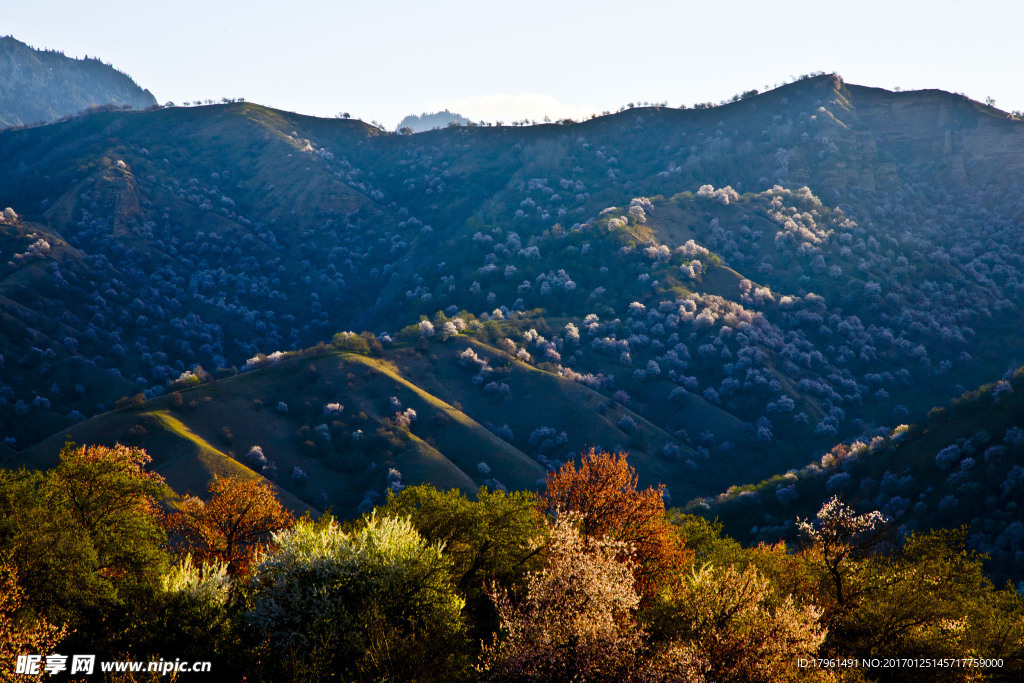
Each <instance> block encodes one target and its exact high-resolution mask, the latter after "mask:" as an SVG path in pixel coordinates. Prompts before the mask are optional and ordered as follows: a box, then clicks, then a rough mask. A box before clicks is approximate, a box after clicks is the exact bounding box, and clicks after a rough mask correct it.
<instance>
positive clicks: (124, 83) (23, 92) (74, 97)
mask: <svg viewBox="0 0 1024 683" xmlns="http://www.w3.org/2000/svg"><path fill="white" fill-rule="evenodd" d="M155 104H156V98H155V97H153V94H152V93H150V92H149V91H148V90H143V89H142V88H140V87H139V86H138V85H136V84H135V81H133V80H132V79H131V77H129V76H128V75H127V74H124V73H121V72H120V71H117V70H116V69H114V68H113V67H112V66H110V65H109V64H104V63H103V62H101V61H100V60H99V59H97V58H86V59H72V58H70V57H65V56H64V54H63V53H61V52H55V51H52V50H36V49H34V48H32V47H29V46H28V45H26V44H25V43H22V42H21V41H19V40H17V39H15V38H14V37H13V36H3V37H0V128H6V127H10V126H23V125H32V124H36V123H48V122H50V121H56V120H57V119H59V118H62V117H64V116H70V115H72V114H77V113H79V112H82V111H85V110H86V109H89V108H90V107H101V106H115V107H127V108H130V109H146V108H147V107H152V106H154V105H155Z"/></svg>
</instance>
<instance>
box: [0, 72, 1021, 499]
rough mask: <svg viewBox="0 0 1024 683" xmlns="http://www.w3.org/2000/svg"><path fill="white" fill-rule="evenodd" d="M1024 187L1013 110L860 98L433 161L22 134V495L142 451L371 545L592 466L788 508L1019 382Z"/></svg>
mask: <svg viewBox="0 0 1024 683" xmlns="http://www.w3.org/2000/svg"><path fill="white" fill-rule="evenodd" d="M1022 153H1024V124H1022V123H1021V122H1019V121H1016V120H1013V119H1011V118H1009V117H1008V115H1007V114H1005V113H1004V112H1000V111H999V110H996V109H994V108H992V107H988V106H986V105H983V104H980V103H977V102H973V101H971V100H969V99H967V98H965V97H962V96H959V95H952V94H949V93H944V92H941V91H920V92H900V93H893V92H888V91H885V90H880V89H875V88H866V87H862V86H856V85H852V84H847V83H845V82H843V81H842V80H841V79H840V78H838V77H836V76H824V77H815V78H808V79H805V80H801V81H799V82H796V83H792V84H789V85H786V86H784V87H781V88H778V89H776V90H773V91H770V92H767V93H764V94H761V95H757V96H751V97H745V98H743V99H739V100H738V101H736V102H732V103H729V104H725V105H722V106H720V107H714V108H702V109H696V110H676V109H667V108H651V107H645V108H636V109H629V110H626V111H623V112H621V113H619V114H615V115H611V116H605V117H601V118H597V119H593V120H590V121H587V122H584V123H575V124H574V123H571V122H561V123H559V124H551V125H543V126H532V127H518V126H504V127H482V126H480V127H459V128H445V129H442V130H436V131H429V132H425V133H422V134H419V135H415V136H407V135H394V134H387V133H385V132H383V131H381V130H380V129H379V128H376V127H374V126H369V125H366V124H364V123H362V122H359V121H353V120H343V119H329V120H327V119H316V118H312V117H305V116H299V115H295V114H289V113H285V112H280V111H276V110H273V109H269V108H266V107H261V106H259V105H256V104H252V103H231V104H225V105H214V106H205V107H190V108H164V109H160V110H156V111H149V112H117V111H104V112H98V113H94V114H92V115H89V116H84V117H77V118H74V119H72V120H68V121H64V122H61V123H59V124H56V125H52V126H45V127H40V128H32V129H25V130H12V131H6V132H3V133H0V159H3V161H2V162H0V207H4V206H10V207H11V209H12V211H11V212H10V213H8V214H6V216H5V218H4V220H3V222H2V223H0V315H2V316H3V321H4V322H3V325H0V353H2V355H3V359H2V360H0V382H2V386H0V420H2V421H3V422H2V426H0V429H3V431H4V436H5V438H6V439H7V441H6V444H7V446H8V448H12V449H14V450H16V451H17V454H10V455H9V456H8V462H9V463H15V462H22V461H28V462H29V463H35V464H38V465H44V464H45V463H46V462H51V461H52V460H49V459H50V458H52V457H53V454H54V453H55V444H59V443H62V442H63V438H64V435H65V434H71V435H72V436H73V437H74V438H75V439H76V440H79V441H82V442H84V441H86V440H91V439H98V438H101V437H102V438H106V439H110V438H115V439H118V438H121V435H124V436H125V438H129V436H130V435H129V432H130V431H131V430H132V429H133V428H135V427H140V429H136V431H135V433H134V435H133V436H131V438H135V439H137V440H140V439H147V438H148V439H149V440H150V441H148V442H146V441H140V442H143V443H146V447H147V449H149V450H150V451H151V453H153V455H154V458H155V459H156V460H158V461H160V462H169V460H168V459H173V458H175V457H178V458H184V460H179V461H177V462H178V463H179V465H180V467H181V468H182V471H184V472H192V473H193V474H194V473H196V472H198V473H202V472H209V471H211V470H210V467H212V465H210V464H208V461H209V462H213V461H216V462H223V463H227V462H228V459H230V461H231V462H233V463H236V464H238V465H241V466H245V467H247V468H248V469H249V470H250V471H252V472H254V473H257V474H261V475H263V474H265V473H264V468H265V467H267V462H265V461H263V460H260V458H259V457H258V455H254V456H252V457H250V459H249V460H246V456H247V454H248V453H249V452H250V450H251V447H252V446H254V445H259V446H260V447H261V448H262V449H263V451H264V457H265V458H266V460H267V461H270V460H273V461H274V462H275V463H276V467H275V469H274V470H273V471H271V470H267V472H268V473H272V472H276V477H277V479H276V481H277V482H278V484H279V485H280V486H282V487H283V488H285V489H287V490H289V491H290V492H291V493H292V494H294V495H295V496H297V497H298V498H299V499H301V500H302V501H303V503H302V504H303V505H307V506H310V507H314V508H317V509H324V508H325V507H327V506H333V507H334V508H335V509H338V510H345V511H346V512H352V511H354V510H356V509H357V508H358V506H359V505H360V504H361V501H363V500H366V499H367V494H366V492H367V491H374V492H376V493H377V494H381V493H382V492H383V491H384V489H385V488H387V487H388V486H390V485H391V484H389V482H391V483H394V482H395V481H396V477H398V478H399V480H400V481H402V482H406V481H408V482H412V481H436V482H443V483H444V485H446V486H449V485H450V486H459V487H464V488H467V489H472V487H473V486H475V485H477V484H480V483H482V482H483V481H487V480H493V481H492V484H493V483H502V484H503V485H505V486H508V487H519V486H526V487H529V486H531V485H536V482H537V480H538V479H540V478H541V477H543V474H544V471H545V470H547V469H550V468H553V467H557V466H558V465H559V464H560V463H561V462H564V461H565V460H568V459H571V458H573V457H575V456H576V455H578V454H579V453H580V452H581V451H582V450H584V449H586V448H589V447H592V446H601V447H604V448H607V449H612V448H616V447H621V448H623V449H626V450H629V451H630V452H631V454H632V455H631V458H632V459H633V461H635V463H636V466H637V469H638V472H639V473H640V476H641V484H642V485H650V484H654V483H658V482H663V483H666V484H668V490H669V492H670V493H671V494H672V496H673V497H674V499H675V501H676V503H677V504H680V503H683V502H685V501H686V500H689V499H692V498H704V497H708V496H714V495H715V494H717V493H719V492H721V491H723V490H725V489H727V488H728V487H729V486H730V485H734V484H735V485H742V484H746V483H749V482H757V481H761V480H766V479H770V478H771V477H772V476H773V475H781V473H784V472H787V471H788V470H790V469H797V470H799V469H800V468H803V467H804V466H806V465H807V464H808V463H809V462H811V461H812V460H818V459H820V458H821V454H822V453H824V452H827V451H829V450H830V449H831V448H833V447H834V446H835V445H836V444H837V443H840V442H845V443H850V442H853V441H855V440H861V441H865V442H870V441H871V439H873V438H875V437H879V436H882V437H887V436H888V435H890V434H891V433H892V430H893V429H894V428H895V427H896V426H898V425H900V424H904V423H906V424H911V423H915V422H921V421H923V420H924V419H925V416H926V414H927V412H928V410H929V409H930V408H932V407H933V406H934V405H937V404H941V403H944V402H946V401H948V400H951V399H953V398H955V397H957V396H960V395H961V394H963V393H964V392H965V391H966V390H967V387H974V386H980V385H983V384H986V383H989V382H992V381H994V380H996V379H998V378H1000V377H1002V376H1003V375H1004V374H1005V373H1006V372H1007V371H1008V370H1010V369H1013V368H1016V367H1018V366H1020V365H1021V364H1022V358H1024V340H1022V338H1021V336H1020V334H1019V330H1020V329H1022V327H1024V307H1022V304H1021V301H1024V296H1022V294H1024V277H1022V276H1024V230H1022V228H1021V226H1022V223H1024V205H1022V204H1021V203H1020V201H1019V197H1021V196H1022V192H1021V189H1022V188H1024V167H1022V164H1021V161H1020V160H1021V159H1022V158H1024V156H1022ZM346 331H351V332H352V334H340V335H339V334H338V333H344V332H346ZM361 331H368V332H369V333H368V334H365V335H362V336H360V335H357V334H355V333H358V332H361ZM320 342H331V343H330V344H328V345H319V346H318V343H320ZM378 347H379V348H378ZM275 352H276V353H275ZM268 358H269V359H271V360H270V361H268ZM274 360H280V361H281V362H280V363H278V364H276V365H271V366H270V367H264V366H266V365H267V364H268V362H273V361H274ZM197 366H201V367H197ZM310 366H313V369H312V370H311V369H310ZM240 369H241V370H242V372H240ZM289 369H294V372H295V373H296V374H295V375H294V377H293V376H292V375H287V373H288V372H289ZM304 375H308V376H310V379H308V380H301V379H300V378H301V376H304ZM285 376H287V377H293V378H292V379H288V381H285V379H284V377H285ZM303 381H305V382H307V383H303ZM197 383H198V384H199V386H192V385H194V384H197ZM178 391H180V393H179V394H178V395H179V396H180V399H181V401H182V402H183V405H184V406H185V407H184V408H182V409H178V408H175V406H174V405H173V402H174V401H176V400H177V399H174V397H173V395H171V396H168V395H167V394H168V393H169V392H178ZM136 394H142V396H141V397H139V399H138V401H141V400H142V399H144V398H148V399H150V400H149V401H148V402H146V403H142V404H141V405H136V406H133V405H132V404H133V403H136V402H138V401H134V400H124V397H126V396H133V395H136ZM391 397H395V398H396V399H397V401H398V406H401V407H400V408H399V407H397V406H395V405H393V404H392V403H391V400H390V399H391ZM119 401H120V404H118V402H119ZM257 401H259V403H257ZM169 402H171V403H169ZM192 403H194V404H195V409H194V411H193V410H192V409H190V408H189V407H188V406H190V405H191V404H192ZM279 403H283V404H284V405H285V410H286V412H284V411H281V412H277V409H276V406H277V405H278V404H279ZM333 403H337V404H339V405H341V406H343V407H344V410H343V411H342V412H341V413H340V414H338V415H334V414H332V413H330V410H328V413H325V412H324V410H325V409H328V408H327V407H328V406H329V405H330V404H333ZM118 405H120V407H118V408H117V410H115V411H114V412H109V411H110V410H111V409H112V408H115V407H116V406H118ZM168 406H170V407H168ZM243 406H245V408H243ZM252 406H257V408H256V409H255V410H254V409H253V408H252ZM409 407H411V408H412V409H413V410H414V411H415V412H416V415H417V418H416V419H415V420H411V418H410V417H409V416H408V415H406V416H405V417H401V416H400V415H399V413H403V411H405V410H406V409H407V408H409ZM349 411H351V412H349ZM165 416H170V417H173V418H174V420H175V421H176V422H175V421H171V420H169V419H166V417H165ZM407 420H409V422H408V424H407V423H406V421H407ZM335 422H337V423H339V424H338V425H337V426H335V424H334V423H335ZM179 423H180V425H183V426H179ZM321 427H322V428H321ZM224 430H227V432H230V435H231V437H230V439H229V438H228V435H227V434H225V433H224ZM360 432H361V434H362V436H359V433H360ZM147 435H148V436H147ZM190 435H194V437H195V438H193V436H190ZM369 437H372V445H367V441H368V440H370V439H369ZM431 440H433V442H434V443H431ZM228 441H230V443H228ZM204 444H205V445H204ZM502 444H505V445H502ZM214 451H216V453H214ZM202 454H206V455H202ZM200 456H202V457H205V458H207V460H206V461H203V462H206V463H207V464H202V465H197V466H196V467H194V468H192V469H190V468H189V466H188V465H187V462H188V461H189V460H188V459H189V458H200ZM211 459H212V460H211ZM480 463H484V464H485V465H486V467H480ZM232 466H233V465H232ZM295 468H298V469H299V470H300V471H301V473H298V474H296V475H295V478H294V479H292V474H293V473H295ZM391 470H396V471H397V472H398V473H399V474H397V475H396V474H393V473H391ZM302 473H305V475H306V476H305V477H304V476H303V474H302ZM189 476H193V475H189ZM203 476H205V475H203ZM195 477H198V479H192V480H190V479H188V477H186V478H185V479H182V480H180V483H179V486H181V487H182V490H185V489H187V490H192V491H196V490H197V489H201V488H202V487H201V486H200V485H199V484H198V483H197V481H199V480H201V479H202V476H200V475H195ZM168 478H169V480H172V479H173V478H172V477H171V476H170V475H168ZM172 483H173V482H172ZM370 497H371V498H372V496H370Z"/></svg>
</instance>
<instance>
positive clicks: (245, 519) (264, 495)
mask: <svg viewBox="0 0 1024 683" xmlns="http://www.w3.org/2000/svg"><path fill="white" fill-rule="evenodd" d="M208 490H209V493H210V500H209V501H204V500H202V499H201V498H198V497H196V496H187V497H186V498H185V500H184V502H183V503H182V504H181V507H180V510H179V511H178V512H176V513H174V514H172V515H169V516H168V518H167V527H168V528H169V529H170V530H171V531H173V532H177V533H178V534H180V535H181V537H182V540H183V541H184V543H185V544H186V545H187V547H188V548H189V550H190V551H191V552H192V554H193V555H194V556H195V557H196V559H198V560H200V561H202V562H210V561H214V562H224V563H226V564H227V568H228V572H229V573H231V574H232V575H238V574H245V573H247V572H248V570H249V564H250V562H251V560H252V557H253V554H254V552H255V551H256V550H257V549H258V548H260V547H261V546H262V545H263V544H264V543H265V542H266V540H267V537H268V536H269V534H270V533H272V532H274V531H280V530H282V529H286V528H288V527H290V526H291V525H292V523H293V522H294V521H295V519H294V517H293V516H292V514H291V513H290V512H288V511H287V510H285V509H284V508H283V507H282V506H281V502H280V501H279V500H278V499H277V496H275V495H274V491H273V489H272V488H271V487H270V486H269V485H268V484H266V483H264V482H261V481H247V480H243V479H231V478H227V477H214V478H213V481H211V482H210V487H209V489H208Z"/></svg>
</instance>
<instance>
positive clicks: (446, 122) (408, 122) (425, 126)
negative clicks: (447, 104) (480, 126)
mask: <svg viewBox="0 0 1024 683" xmlns="http://www.w3.org/2000/svg"><path fill="white" fill-rule="evenodd" d="M471 123H472V121H470V120H469V119H467V118H466V117H465V116H461V115H459V114H454V113H452V112H450V111H448V110H447V109H445V110H444V111H439V112H436V113H434V114H427V113H426V112H424V113H423V114H420V115H419V116H416V115H415V114H409V115H408V116H406V117H405V118H404V119H402V121H401V123H399V124H398V127H397V128H395V130H397V131H398V132H402V131H403V130H404V129H405V128H408V129H409V130H410V131H412V132H413V133H422V132H424V131H428V130H437V129H438V128H447V127H448V126H451V125H457V126H468V125H470V124H471Z"/></svg>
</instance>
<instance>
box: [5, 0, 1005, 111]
mask: <svg viewBox="0 0 1024 683" xmlns="http://www.w3.org/2000/svg"><path fill="white" fill-rule="evenodd" d="M5 4H6V5H8V6H7V7H4V8H3V9H2V10H0V35H2V34H10V35H13V36H14V37H16V38H18V39H19V40H22V41H25V42H27V43H29V44H30V45H33V46H35V47H45V48H52V49H59V50H63V51H64V52H65V53H66V54H68V55H70V56H83V55H86V54H88V55H90V56H98V57H100V58H101V59H103V60H104V61H105V62H108V63H111V64H113V65H114V66H115V67H117V68H118V69H120V70H121V71H124V72H126V73H128V74H130V75H131V76H132V77H133V78H134V79H135V80H136V81H137V82H138V83H139V84H140V85H142V86H143V87H146V88H149V89H150V90H151V91H152V92H153V94H154V95H156V97H157V98H158V99H159V100H160V101H161V102H164V101H167V100H173V101H175V102H178V103H181V102H183V101H186V100H187V101H191V100H196V99H208V98H209V99H217V100H219V99H220V98H221V97H239V96H241V97H245V98H246V99H248V100H251V101H254V102H260V103H263V104H268V105H272V106H275V107H279V108H281V109H288V110H292V111H298V112H302V113H306V114H313V115H320V116H331V115H333V114H335V113H338V112H341V111H347V112H351V114H352V115H353V116H356V117H359V118H362V119H364V120H367V121H369V120H372V119H376V120H378V121H380V122H381V123H383V124H385V125H386V126H388V127H393V126H394V125H395V124H397V122H398V121H399V119H401V118H402V116H403V115H405V114H410V113H421V112H424V111H436V110H438V109H443V108H445V107H448V108H450V109H452V110H455V111H460V112H461V113H463V114H465V115H467V116H470V117H471V118H473V119H475V120H476V119H481V118H484V119H487V120H495V119H499V118H500V119H503V120H505V121H506V122H508V121H511V120H512V119H515V118H521V117H522V116H530V117H532V118H537V119H540V118H541V117H542V116H543V114H545V113H547V114H549V115H551V116H552V118H560V117H562V116H566V115H574V116H579V115H584V114H587V113H589V112H591V111H598V112H600V111H602V110H605V109H608V110H614V109H617V108H618V107H619V106H620V105H622V104H625V103H627V102H630V101H641V100H647V101H651V102H660V101H667V102H668V103H669V104H670V105H672V106H678V105H679V104H682V103H685V104H687V105H691V104H693V103H694V102H703V101H714V102H718V101H720V100H723V99H726V98H728V97H731V96H732V95H733V94H735V93H737V92H741V91H744V90H749V89H751V88H758V89H763V88H764V86H765V85H772V84H775V83H781V82H783V81H785V80H786V79H788V78H790V77H793V76H799V75H800V74H804V73H808V72H812V71H826V72H831V71H836V72H838V73H840V74H841V75H842V76H843V77H844V78H845V79H846V80H847V82H850V83H859V84H863V85H874V86H879V87H885V88H890V89H891V88H893V87H896V86H900V87H902V88H903V89H916V88H942V89H944V90H950V91H954V92H963V93H965V94H967V95H969V96H970V97H973V98H975V99H979V100H983V99H984V98H985V97H986V96H991V97H993V98H995V100H996V104H997V106H999V107H1001V108H1003V109H1007V110H1012V109H1024V79H1022V78H1021V75H1022V74H1021V68H1020V63H1021V62H1020V46H1021V44H1022V41H1021V37H1020V32H1021V30H1022V29H1024V3H1021V2H1017V1H1011V0H1005V1H1002V2H999V1H993V0H975V1H974V2H970V3H968V2H953V1H951V0H929V1H927V2H923V1H918V0H912V1H901V0H888V1H879V0H858V2H849V1H846V2H842V3H839V2H831V1H830V0H818V1H817V2H808V1H804V0H776V1H775V2H771V1H764V2H752V1H750V0H739V1H735V2H731V3H716V2H712V1H710V0H707V1H704V2H690V1H687V0H676V1H675V2H669V1H663V0H634V1H632V2H629V3H626V2H621V1H615V2H611V1H608V0H589V1H588V2H579V1H575V0H573V1H566V2H559V1H558V0H520V1H518V2H486V1H482V0H435V1H434V2H413V1H411V0H377V1H372V2H371V1H362V2H349V1H348V0H336V1H334V2H329V1H326V0H291V1H290V2H280V1H275V2H268V1H266V0H245V1H239V0H228V1H218V0H205V1H199V0H175V1H173V2H168V3H157V2H147V1H146V0H133V1H132V2H125V1H124V0H90V2H81V0H31V1H30V2H19V3H5ZM12 5H13V6H12Z"/></svg>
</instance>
